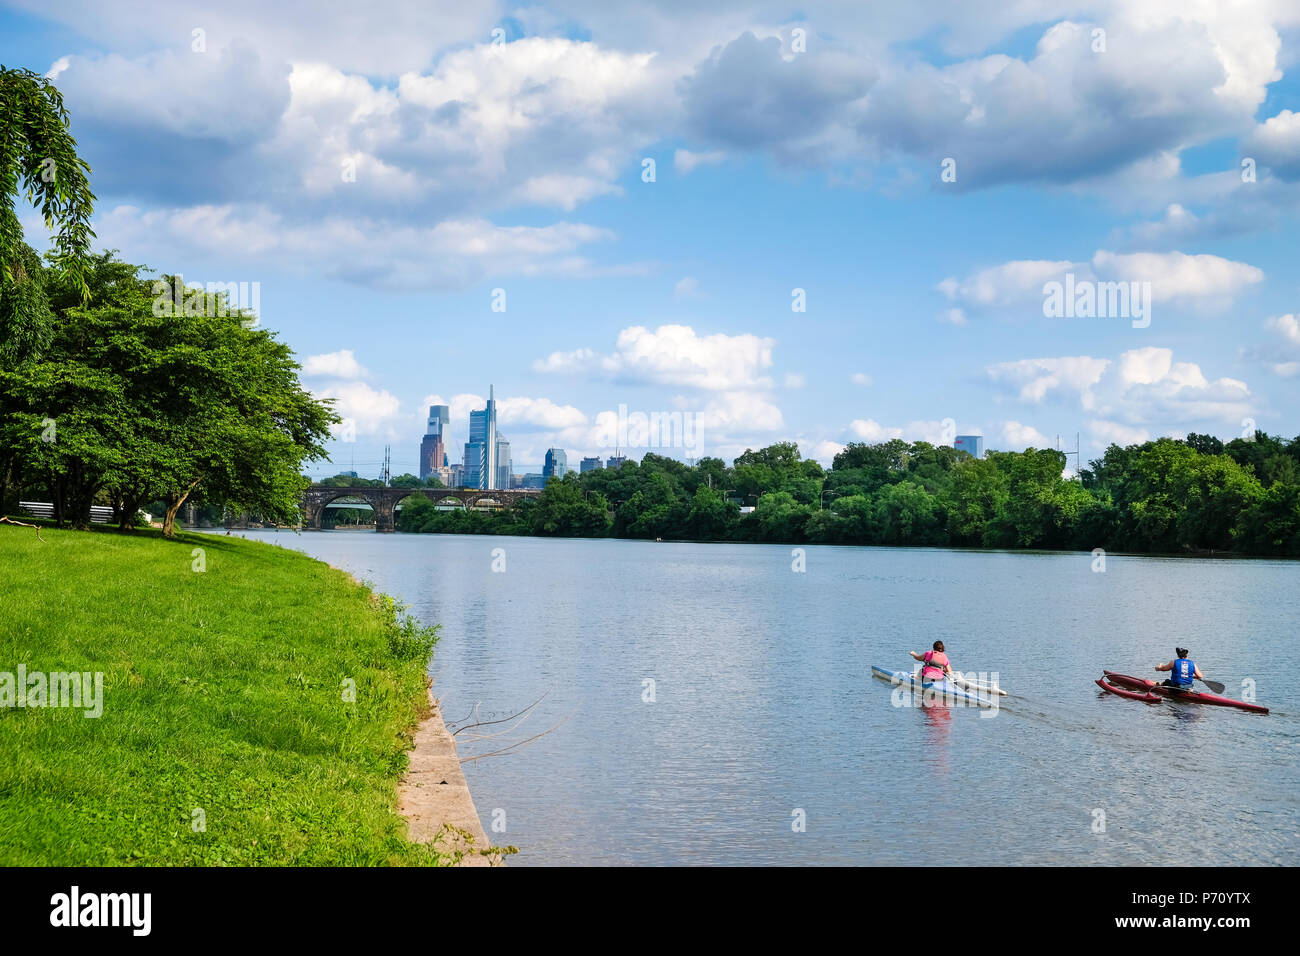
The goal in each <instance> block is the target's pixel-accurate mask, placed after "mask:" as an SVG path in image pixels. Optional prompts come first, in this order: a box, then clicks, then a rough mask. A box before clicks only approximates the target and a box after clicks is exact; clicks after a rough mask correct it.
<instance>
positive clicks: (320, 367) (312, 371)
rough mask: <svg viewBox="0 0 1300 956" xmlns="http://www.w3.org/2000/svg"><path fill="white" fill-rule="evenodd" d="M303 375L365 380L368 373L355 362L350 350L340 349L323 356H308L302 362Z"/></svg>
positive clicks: (355, 358) (355, 359)
mask: <svg viewBox="0 0 1300 956" xmlns="http://www.w3.org/2000/svg"><path fill="white" fill-rule="evenodd" d="M302 370H303V374H304V375H323V376H328V377H331V378H365V377H366V376H367V375H369V374H370V373H369V372H367V371H366V370H365V368H363V367H362V365H361V363H360V362H358V361H357V357H356V356H355V355H354V354H353V353H352V350H351V349H340V350H339V351H337V352H327V353H325V354H324V355H309V356H307V358H306V359H304V360H303V363H302Z"/></svg>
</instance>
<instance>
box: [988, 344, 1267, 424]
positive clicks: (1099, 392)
mask: <svg viewBox="0 0 1300 956" xmlns="http://www.w3.org/2000/svg"><path fill="white" fill-rule="evenodd" d="M987 371H988V374H989V377H990V379H991V380H993V381H994V382H996V383H998V384H1000V385H1003V386H1005V387H1007V388H1009V389H1011V390H1013V391H1014V393H1015V397H1016V398H1017V399H1018V400H1020V401H1022V402H1026V403H1029V404H1033V405H1039V404H1042V403H1043V402H1044V401H1045V400H1047V399H1055V400H1065V401H1067V402H1069V401H1074V402H1077V403H1078V407H1079V408H1081V409H1084V410H1086V411H1090V412H1092V413H1093V415H1094V417H1095V418H1096V420H1098V421H1113V422H1115V423H1116V424H1118V425H1123V426H1125V427H1129V428H1139V427H1145V428H1151V427H1155V426H1160V427H1162V428H1171V427H1175V426H1200V427H1204V426H1206V425H1237V424H1239V423H1240V421H1241V419H1242V418H1243V417H1247V416H1249V415H1251V414H1252V409H1253V407H1254V403H1255V398H1254V395H1253V394H1252V393H1251V391H1250V388H1249V387H1248V386H1247V385H1246V383H1245V382H1243V381H1240V380H1239V379H1235V378H1228V377H1226V376H1225V377H1220V378H1216V379H1210V378H1209V377H1208V376H1206V375H1205V374H1204V372H1202V370H1201V368H1200V366H1199V365H1197V364H1196V363H1194V362H1177V361H1174V355H1173V350H1172V349H1168V348H1158V347H1148V348H1140V349H1131V350H1129V351H1126V352H1123V353H1121V354H1120V355H1119V357H1118V358H1117V359H1116V360H1114V361H1111V360H1109V359H1102V358H1093V357H1090V356H1069V357H1064V358H1051V359H1024V360H1021V361H1018V362H1003V363H999V364H997V365H992V366H989V367H988V369H987Z"/></svg>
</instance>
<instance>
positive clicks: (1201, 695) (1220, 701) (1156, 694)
mask: <svg viewBox="0 0 1300 956" xmlns="http://www.w3.org/2000/svg"><path fill="white" fill-rule="evenodd" d="M1102 673H1104V674H1105V675H1106V680H1105V681H1101V680H1099V681H1097V686H1099V687H1101V688H1102V689H1104V690H1108V691H1110V692H1111V693H1112V694H1118V695H1119V696H1121V697H1130V698H1132V699H1134V700H1146V701H1152V700H1161V699H1169V700H1181V701H1184V702H1185V703H1189V704H1212V705H1214V706H1216V707H1237V708H1240V709H1241V710H1249V711H1251V712H1252V713H1256V714H1267V713H1268V708H1267V707H1261V706H1260V705H1259V704H1248V703H1246V702H1245V701H1244V700H1233V699H1232V698H1231V697H1220V696H1219V695H1218V694H1207V693H1205V692H1204V691H1199V690H1174V689H1172V688H1170V687H1166V686H1165V685H1164V684H1160V683H1157V682H1156V681H1153V680H1146V679H1144V678H1142V677H1130V676H1129V675H1127V674H1116V673H1115V672H1114V671H1103V672H1102ZM1107 682H1109V683H1107ZM1124 688H1132V690H1125V689H1124ZM1134 691H1140V692H1141V693H1134Z"/></svg>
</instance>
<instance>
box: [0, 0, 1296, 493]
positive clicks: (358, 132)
mask: <svg viewBox="0 0 1300 956" xmlns="http://www.w3.org/2000/svg"><path fill="white" fill-rule="evenodd" d="M858 6H860V5H854V4H839V3H827V4H820V5H817V4H814V5H807V6H800V7H798V8H793V7H785V6H781V5H777V4H768V3H761V2H755V3H728V2H722V3H719V4H717V5H711V9H710V11H709V12H708V13H702V12H699V11H696V10H694V9H693V7H692V5H685V6H683V5H680V4H673V3H661V4H654V3H630V4H626V5H621V6H620V8H619V11H618V13H617V14H615V13H613V12H611V11H609V10H606V9H605V5H602V4H596V3H581V2H579V3H561V4H554V5H548V6H544V7H542V6H528V7H517V6H513V5H511V4H495V3H482V4H474V5H468V6H467V5H463V4H461V5H456V4H437V3H433V4H430V3H420V4H416V3H412V4H388V5H383V15H380V14H379V13H377V12H374V11H371V10H370V8H367V11H362V10H361V9H360V8H355V7H354V5H352V4H346V3H326V4H310V5H309V4H305V3H296V2H289V3H284V4H276V5H266V4H254V3H245V2H242V0H235V2H232V3H230V4H227V5H223V9H222V11H221V12H220V13H214V12H212V11H210V10H207V9H205V8H204V7H202V6H200V5H197V4H191V3H188V2H185V0H181V2H177V3H169V4H167V5H156V6H155V5H150V4H146V3H138V2H125V3H122V4H118V5H115V6H114V8H113V11H112V12H111V13H109V12H108V11H106V10H102V9H101V8H100V7H101V5H98V4H93V3H89V2H79V0H72V2H66V3H61V4H58V5H55V7H53V8H52V7H50V6H49V5H47V4H37V3H34V2H27V0H21V2H19V3H16V4H10V5H7V6H4V7H0V62H3V63H5V64H6V65H8V66H24V67H29V68H31V69H34V70H37V71H39V72H42V73H47V72H48V73H50V75H52V77H53V78H54V81H55V82H56V84H57V85H58V86H59V87H60V89H61V90H63V92H64V95H65V98H66V102H67V105H68V107H69V110H70V111H71V114H72V123H73V126H72V128H73V133H74V135H76V136H77V138H78V140H79V143H80V144H81V147H82V152H83V155H84V156H85V158H86V159H87V161H88V162H89V163H90V165H91V167H92V169H93V171H94V176H93V180H92V182H93V185H94V187H95V189H96V192H97V194H98V196H99V200H98V204H97V219H96V231H97V232H98V234H99V239H100V242H101V243H102V245H104V246H107V247H111V248H117V249H118V250H119V251H120V253H121V254H122V255H123V257H125V258H127V259H129V260H132V261H136V262H142V263H145V264H147V265H149V266H151V267H153V268H155V269H157V270H160V271H168V272H180V273H182V274H184V275H185V277H186V279H187V280H190V281H198V282H213V281H217V282H228V281H240V282H249V283H253V282H255V283H257V284H258V289H259V292H260V311H261V314H262V320H263V323H264V325H265V326H266V327H268V328H271V329H274V330H276V331H277V332H278V333H279V335H280V336H281V337H282V338H283V339H284V340H285V341H287V342H288V343H289V344H290V345H291V346H292V347H293V348H294V350H295V351H296V352H297V353H298V355H299V357H300V360H301V361H302V362H303V363H304V366H305V367H304V375H303V378H304V382H305V383H306V384H307V385H308V387H310V388H311V389H312V390H313V391H314V392H316V393H317V394H320V395H322V396H332V397H334V398H335V399H336V402H337V407H338V408H339V410H340V412H341V413H342V414H343V415H344V416H345V417H347V418H348V420H349V422H350V423H351V429H350V432H349V434H348V435H341V436H340V440H339V441H337V442H335V443H334V445H333V449H334V462H335V463H336V464H337V465H339V466H340V467H348V466H349V464H350V463H351V462H353V461H355V463H356V467H357V470H358V471H359V472H361V473H362V474H373V473H374V472H375V471H376V470H377V467H378V462H379V460H380V458H381V457H382V452H383V447H384V446H385V445H391V446H392V449H393V452H392V454H393V467H394V469H395V471H397V472H401V471H407V470H414V469H415V467H416V452H417V449H418V445H419V438H420V434H421V433H422V431H423V424H422V422H423V416H424V406H425V405H426V404H427V403H428V402H429V401H431V400H434V399H439V400H441V401H445V402H448V403H450V404H451V405H452V406H453V423H452V424H453V430H452V438H453V442H458V441H463V440H464V437H465V432H466V430H467V413H468V410H469V409H470V408H473V407H481V401H482V399H483V398H484V397H485V396H486V394H487V390H488V386H489V385H490V384H492V385H495V387H496V394H497V397H498V399H499V400H500V401H501V419H502V420H501V430H502V431H503V432H504V433H505V434H506V435H508V436H509V438H510V439H511V441H512V446H513V455H514V462H515V470H516V471H525V470H538V469H539V467H540V463H541V461H542V457H543V455H544V453H545V450H546V448H547V447H549V446H551V445H559V446H561V447H564V448H566V449H567V451H568V453H569V457H570V460H571V461H575V460H576V459H577V458H578V457H581V456H582V455H585V454H600V455H602V456H607V455H609V454H611V453H612V451H613V448H612V447H610V441H611V438H612V436H614V435H615V434H616V432H617V429H616V428H614V427H612V426H611V421H612V420H614V419H616V418H617V414H618V409H619V408H620V406H622V407H624V408H625V409H626V410H627V411H628V412H629V413H631V414H633V415H635V414H636V413H642V414H645V415H651V414H662V415H671V414H674V413H676V414H679V415H681V416H686V417H687V418H686V420H687V421H691V422H693V423H694V429H693V431H692V432H691V438H692V439H693V441H692V442H691V443H690V446H689V447H684V446H683V445H682V444H681V443H677V442H674V441H673V440H672V439H671V437H670V436H662V435H661V436H660V437H659V439H658V442H657V443H656V441H655V440H654V439H653V438H652V439H651V440H650V441H638V440H635V439H637V438H638V436H636V435H635V434H633V436H632V438H633V439H634V442H633V444H634V447H632V448H630V449H628V451H629V453H630V454H632V455H633V456H634V457H636V456H639V455H640V454H641V453H643V452H644V451H646V450H654V451H657V452H660V453H664V454H670V455H674V456H676V457H698V456H700V455H719V456H721V457H724V458H726V459H728V460H730V459H731V458H732V457H734V456H735V455H736V454H737V453H739V452H740V451H743V450H744V449H745V448H746V447H755V448H756V447H760V446H762V445H765V444H769V443H771V442H774V441H779V440H790V439H793V440H797V441H798V442H799V444H800V447H801V449H802V450H803V452H804V454H805V455H807V456H809V457H815V458H818V459H820V460H822V461H824V462H829V460H830V458H831V457H832V456H833V455H834V453H835V451H836V450H837V449H838V448H840V447H842V446H843V445H844V444H845V443H847V442H850V441H878V440H883V439H885V438H889V437H893V436H900V437H904V438H907V439H926V440H930V441H941V440H944V439H945V438H946V437H947V436H949V435H951V433H952V431H953V429H954V428H955V430H956V431H957V432H958V433H967V432H974V433H982V434H983V435H985V442H986V446H987V447H992V448H1015V449H1019V448H1024V447H1026V446H1028V445H1036V446H1039V447H1042V446H1043V445H1044V444H1055V440H1056V436H1057V435H1058V434H1059V435H1061V436H1062V439H1063V444H1069V445H1071V446H1072V445H1073V440H1074V435H1075V433H1080V435H1081V442H1082V447H1083V451H1084V455H1085V457H1089V456H1094V457H1095V456H1096V455H1097V454H1099V453H1100V451H1101V450H1102V449H1104V448H1105V446H1106V445H1107V444H1109V443H1110V442H1112V441H1118V442H1120V443H1121V444H1123V443H1128V442H1131V441H1139V440H1144V439H1146V438H1150V437H1156V436H1159V435H1163V434H1172V435H1181V434H1185V433H1186V432H1188V431H1200V432H1206V431H1208V432H1212V433H1214V434H1217V435H1219V436H1221V437H1224V438H1230V437H1234V436H1236V435H1238V434H1241V433H1242V431H1243V429H1245V428H1248V427H1249V424H1248V423H1250V422H1253V423H1255V424H1256V425H1257V426H1258V427H1260V428H1263V429H1265V430H1267V431H1270V432H1274V433H1282V434H1284V435H1287V436H1291V435H1295V434H1296V433H1297V432H1300V421H1297V415H1296V408H1297V406H1298V404H1300V403H1297V401H1296V398H1297V386H1298V384H1300V322H1298V321H1297V313H1298V312H1300V309H1298V308H1297V297H1298V295H1300V282H1298V281H1297V278H1296V275H1295V271H1294V266H1293V263H1294V261H1295V250H1296V248H1297V244H1296V238H1297V235H1296V225H1295V222H1296V219H1295V212H1296V211H1297V208H1298V207H1300V85H1297V82H1296V79H1295V66H1296V63H1295V61H1296V52H1297V49H1300V10H1297V9H1296V8H1295V5H1294V4H1287V3H1282V2H1269V0H1259V2H1257V3H1246V4H1242V5H1238V6H1236V7H1234V8H1233V9H1231V10H1229V9H1226V7H1227V5H1226V4H1214V3H1209V2H1205V3H1188V2H1174V0H1149V2H1146V3H1144V4H1143V5H1142V7H1141V16H1137V15H1135V14H1133V13H1132V12H1131V9H1130V8H1132V5H1131V4H1124V3H1119V2H1110V0H1095V2H1093V0H1082V2H1069V3H1064V2H1056V0H1031V2H1026V3H1023V4H1018V5H1015V9H1014V10H1007V9H1003V7H1004V5H1002V4H994V3H976V2H969V0H962V2H957V0H952V2H947V0H940V2H935V3H933V4H928V5H926V7H925V9H924V10H911V9H906V8H903V7H902V6H901V5H900V6H899V7H898V8H894V7H893V5H890V7H889V8H887V9H882V10H874V11H866V12H864V11H862V10H859V9H857V7H858ZM378 9H379V8H375V10H378ZM308 11H310V14H309V12H308ZM497 28H500V29H501V30H502V31H503V32H502V33H500V34H497V35H496V36H494V33H493V31H494V30H495V29H497ZM196 31H197V32H196ZM1097 31H1104V33H1100V34H1099V33H1098V32H1097ZM498 37H499V38H500V40H501V41H503V42H498ZM646 159H652V160H654V164H655V169H654V172H655V176H654V181H653V182H646V181H644V178H643V169H644V165H643V164H644V161H645V160H646ZM1243 159H1249V160H1250V163H1249V166H1250V168H1251V172H1253V175H1252V176H1246V175H1244V174H1243V170H1242V166H1241V164H1242V162H1243ZM945 160H952V161H953V164H954V168H955V172H956V176H955V181H944V179H943V178H942V176H941V172H942V170H943V167H944V161H945ZM23 222H24V225H25V227H26V228H27V231H28V238H29V240H30V241H32V242H33V244H35V245H38V246H40V245H42V244H43V242H44V235H43V228H42V227H41V224H40V223H39V221H38V220H37V219H36V217H35V216H34V215H31V214H30V213H27V214H25V215H24V217H23ZM1067 273H1068V274H1070V275H1071V276H1072V277H1073V279H1074V281H1076V282H1077V283H1083V284H1087V283H1107V282H1120V281H1122V282H1125V283H1138V286H1136V287H1133V288H1142V287H1143V286H1145V287H1146V288H1149V290H1150V295H1151V303H1150V312H1149V319H1150V321H1149V324H1147V325H1145V327H1135V323H1134V319H1133V318H1132V317H1131V316H1130V315H1129V314H1127V313H1126V314H1124V315H1119V316H1115V315H1094V316H1088V317H1068V318H1067V317H1049V316H1046V315H1044V300H1045V293H1044V288H1045V286H1046V284H1048V283H1051V282H1053V281H1063V279H1064V276H1065V275H1066V274H1067ZM497 289H501V290H504V294H505V311H504V312H494V311H493V310H492V303H493V296H494V290H497ZM794 289H802V290H804V295H805V298H806V311H803V312H796V311H792V309H791V303H792V290H794ZM1138 324H1139V325H1141V324H1142V323H1141V322H1139V323H1138ZM634 432H635V429H634ZM352 435H354V436H355V440H344V439H345V438H347V437H351V436H352ZM452 448H453V451H452V455H453V460H454V459H455V458H456V457H457V455H458V446H457V445H455V444H453V446H452ZM332 470H334V469H333V468H331V467H330V466H328V465H324V464H322V465H320V466H318V468H317V469H316V471H317V473H321V472H329V471H332Z"/></svg>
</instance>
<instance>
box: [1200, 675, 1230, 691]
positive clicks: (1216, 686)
mask: <svg viewBox="0 0 1300 956" xmlns="http://www.w3.org/2000/svg"><path fill="white" fill-rule="evenodd" d="M1196 680H1198V681H1200V682H1201V683H1202V684H1204V685H1205V686H1206V687H1208V688H1210V690H1212V691H1214V692H1215V693H1216V694H1222V693H1223V689H1224V688H1223V685H1222V684H1220V683H1219V682H1218V681H1217V680H1206V679H1205V678H1204V677H1198V678H1196Z"/></svg>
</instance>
